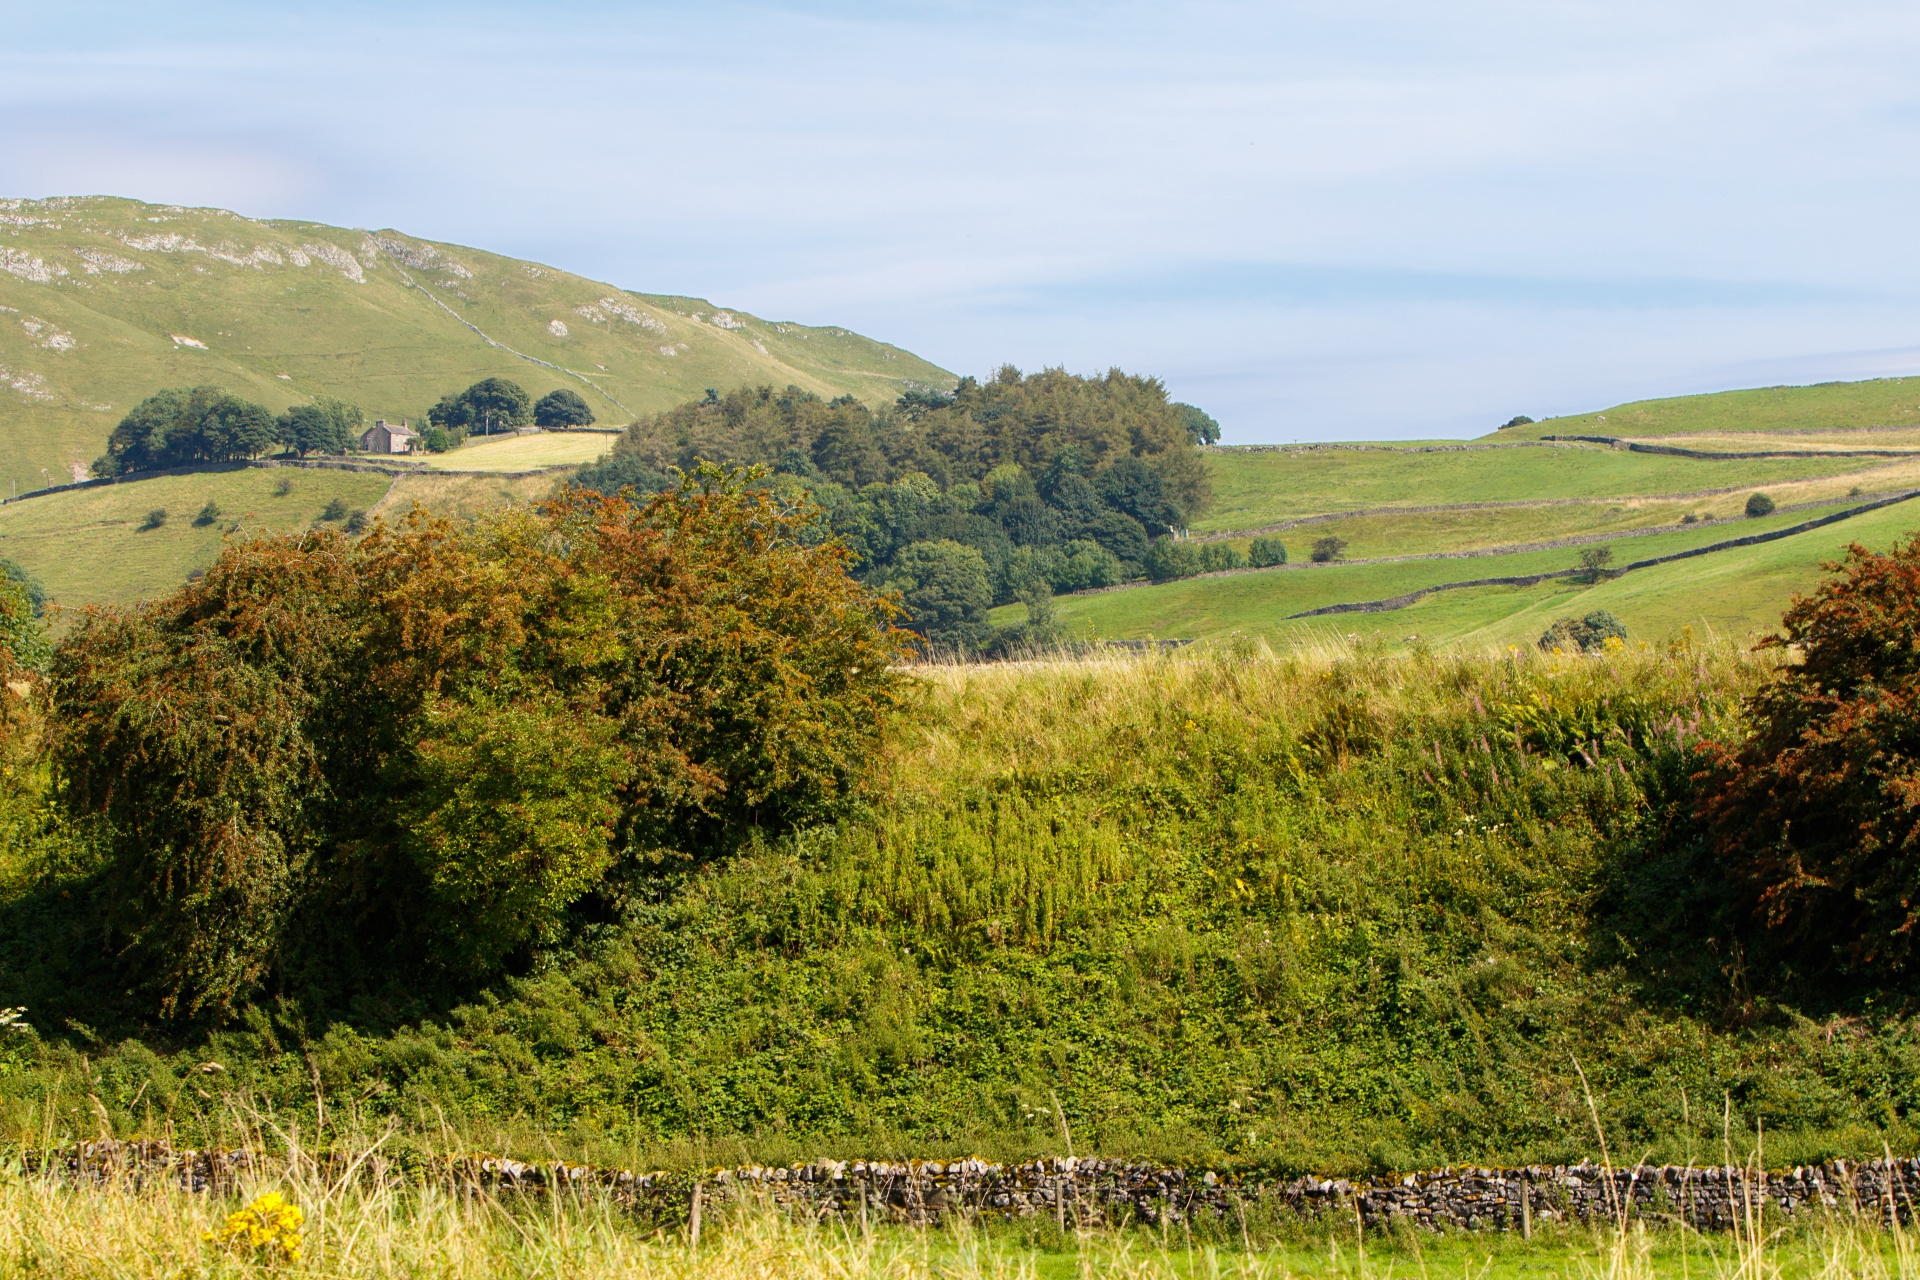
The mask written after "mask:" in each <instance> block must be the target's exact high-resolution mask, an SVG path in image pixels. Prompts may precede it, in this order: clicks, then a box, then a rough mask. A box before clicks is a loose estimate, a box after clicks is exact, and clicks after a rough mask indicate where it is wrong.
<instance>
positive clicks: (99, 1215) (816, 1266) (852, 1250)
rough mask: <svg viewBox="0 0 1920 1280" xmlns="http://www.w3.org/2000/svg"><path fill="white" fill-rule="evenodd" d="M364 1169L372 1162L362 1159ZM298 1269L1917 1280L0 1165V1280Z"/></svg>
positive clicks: (1788, 1232)
mask: <svg viewBox="0 0 1920 1280" xmlns="http://www.w3.org/2000/svg"><path fill="white" fill-rule="evenodd" d="M373 1168H374V1169H375V1170H378V1168H379V1166H378V1162H377V1159H376V1161H374V1162H373ZM269 1193H274V1194H279V1195H280V1196H282V1197H283V1198H284V1199H285V1200H287V1201H289V1202H291V1203H292V1204H293V1205H294V1206H296V1207H297V1208H298V1209H299V1210H300V1214H301V1221H300V1223H299V1227H298V1231H299V1239H298V1249H299V1256H298V1258H297V1260H287V1259H285V1258H276V1257H275V1255H274V1254H273V1253H272V1252H270V1251H266V1250H247V1249H244V1248H235V1247H232V1246H222V1245H221V1244H219V1243H217V1242H216V1240H215V1239H213V1238H210V1237H217V1235H218V1233H219V1231H220V1229H221V1227H222V1226H223V1224H224V1223H225V1221H226V1219H227V1216H228V1215H229V1214H230V1213H232V1212H234V1211H236V1210H238V1209H240V1208H242V1207H243V1206H245V1205H246V1204H248V1203H249V1202H251V1201H252V1200H253V1199H254V1197H256V1196H258V1195H264V1194H269ZM302 1273H310V1274H316V1275H326V1276H339V1277H367V1278H369V1280H374V1278H380V1280H384V1278H386V1277H398V1276H406V1277H423V1276H424V1277H449V1278H452V1277H459V1278H461V1280H468V1278H473V1280H479V1278H483V1277H494V1276H499V1277H514V1278H516V1280H520V1278H523V1277H546V1276H552V1277H565V1278H566V1280H599V1278H600V1277H615V1276H618V1277H642V1278H647V1277H657V1278H659V1280H676V1278H679V1277H687V1278H689V1280H691V1278H692V1277H702V1278H706V1280H749V1278H751V1280H763V1278H768V1277H776V1276H777V1277H794V1278H795V1280H807V1278H809V1277H819V1278H820V1280H828V1278H832V1280H1055V1278H1059V1280H1065V1278H1066V1277H1075V1278H1076V1280H1077V1278H1080V1277H1091V1276H1102V1277H1109V1276H1110V1277H1118V1278H1119V1280H1294V1278H1298V1280H1395V1278H1396V1277H1406V1278H1409V1280H1411V1278H1414V1277H1418V1278H1419V1280H1447V1278H1449V1277H1454V1276H1458V1277H1461V1280H1655V1278H1656V1277H1659V1278H1665V1277H1679V1278H1680V1280H1693V1278H1694V1277H1698V1278H1699V1280H1914V1278H1915V1277H1920V1256H1917V1255H1916V1251H1915V1248H1914V1244H1913V1240H1912V1238H1911V1236H1910V1235H1909V1234H1908V1231H1907V1230H1906V1229H1904V1228H1900V1227H1895V1228H1893V1229H1882V1228H1880V1227H1878V1226H1876V1225H1874V1224H1871V1223H1869V1222H1865V1221H1862V1220H1860V1219H1858V1218H1855V1217H1852V1216H1850V1215H1842V1214H1835V1215H1832V1216H1827V1217H1822V1218H1817V1219H1811V1220H1807V1219H1803V1220H1801V1221H1798V1222H1794V1223H1783V1222H1781V1221H1779V1220H1778V1219H1777V1218H1775V1217H1764V1218H1762V1219H1761V1220H1759V1221H1757V1222H1756V1223H1755V1224H1754V1228H1753V1229H1752V1230H1742V1231H1740V1232H1736V1233H1732V1234H1729V1235H1724V1236H1712V1235H1702V1234H1699V1233H1696V1232H1693V1231H1689V1230H1685V1229H1682V1228H1676V1227H1664V1228H1662V1227H1656V1228H1653V1229H1651V1230H1649V1229H1647V1228H1645V1227H1643V1226H1641V1225H1640V1224H1638V1223H1633V1224H1626V1225H1622V1224H1616V1223H1611V1222H1603V1223H1595V1224H1592V1225H1585V1226H1581V1225H1575V1226H1570V1227H1544V1226H1543V1227H1542V1228H1541V1229H1540V1230H1539V1231H1538V1232H1537V1233H1536V1235H1535V1236H1534V1238H1532V1239H1520V1238H1517V1237H1516V1236H1511V1235H1507V1236H1502V1235H1478V1234H1469V1233H1465V1232H1453V1233H1448V1234H1444V1235H1437V1234H1436V1235H1428V1234H1425V1233H1420V1232H1398V1233H1392V1234H1388V1233H1380V1232H1373V1233H1367V1234H1358V1233H1356V1231H1355V1230H1354V1227H1353V1224H1352V1223H1351V1222H1350V1221H1348V1222H1337V1221H1336V1222H1327V1223H1321V1224H1307V1223H1303V1222H1281V1221H1276V1220H1272V1219H1264V1218H1262V1217H1259V1216H1250V1217H1247V1218H1243V1219H1242V1220H1241V1221H1240V1222H1215V1221H1205V1220H1202V1221H1200V1222H1197V1223H1195V1224H1191V1225H1188V1224H1182V1225H1180V1226H1175V1227H1172V1228H1170V1229H1168V1230H1165V1231H1160V1232H1155V1231H1153V1230H1151V1229H1148V1228H1144V1227H1121V1228H1117V1229H1116V1228H1103V1229H1078V1230H1075V1229H1069V1230H1067V1231H1065V1232H1062V1231H1061V1230H1059V1229H1058V1228H1057V1227H1056V1226H1055V1224H1054V1223H1053V1222H1052V1221H1050V1220H1048V1219H1046V1218H1045V1217H1041V1218H1038V1219H1029V1220H1024V1221H1019V1220H1016V1221H1012V1222H997V1221H990V1220H989V1221H980V1220H970V1219H968V1218H965V1217H961V1216H958V1215H954V1216H950V1217H949V1218H948V1219H947V1220H946V1221H945V1222H943V1223H940V1224H938V1225H933V1226H925V1227H917V1228H916V1227H905V1226H897V1225H890V1224H875V1223H872V1222H871V1221H869V1222H867V1223H865V1224H862V1223H861V1222H859V1221H857V1220H827V1221H823V1222H807V1221H803V1220H796V1219H795V1218H792V1217H789V1216H786V1215H784V1214H782V1213H780V1212H779V1211H777V1210H775V1209H773V1208H771V1207H770V1206H768V1205H765V1204H762V1203H733V1204H729V1203H725V1202H719V1201H710V1202H709V1203H708V1205H707V1206H706V1212H705V1214H704V1215H703V1221H702V1223H701V1230H700V1233H699V1238H698V1239H697V1240H696V1239H695V1238H694V1236H693V1233H692V1230H691V1223H690V1222H689V1221H686V1220H680V1219H675V1220H671V1221H667V1222H660V1221H657V1220H655V1219H652V1218H650V1217H644V1216H636V1215H635V1214H633V1213H632V1212H630V1211H629V1210H627V1209H624V1208H623V1207H621V1206H619V1205H618V1204H616V1203H613V1202H611V1201H609V1200H607V1199H606V1198H604V1197H602V1196H601V1195H599V1194H597V1193H594V1192H582V1193H575V1194H563V1195H560V1196H556V1197H553V1198H551V1199H547V1198H544V1197H513V1198H508V1199H503V1198H501V1197H500V1196H497V1195H494V1194H491V1193H488V1192H485V1191H477V1190H473V1189H453V1188H446V1187H440V1186H435V1185H431V1184H422V1183H420V1182H417V1181H411V1180H407V1179H404V1178H401V1177H396V1176H393V1175H391V1174H382V1173H380V1172H374V1173H371V1174H369V1172H368V1169H367V1167H366V1166H362V1167H361V1168H359V1169H357V1170H356V1171H355V1174H354V1175H353V1176H348V1177H343V1178H339V1179H328V1178H326V1177H322V1176H318V1175H316V1174H315V1173H314V1172H312V1171H311V1170H310V1169H302V1168H301V1167H300V1166H299V1164H298V1163H297V1162H289V1164H288V1165H287V1166H286V1167H285V1168H283V1169H281V1170H276V1171H274V1172H273V1173H271V1174H269V1175H266V1176H262V1177H261V1178H259V1179H257V1180H255V1181H253V1182H252V1183H250V1185H247V1186H244V1187H242V1188H239V1189H237V1190H236V1191H235V1192H234V1193H231V1194H218V1195H216V1194H188V1193H185V1192H181V1191H179V1190H176V1189H172V1188H168V1187H163V1186H148V1187H145V1188H136V1187H133V1186H131V1185H124V1184H123V1185H106V1186H91V1187H74V1186H69V1185H65V1184H62V1183H60V1182H58V1181H54V1180H51V1179H45V1178H40V1177H33V1176H19V1175H16V1176H12V1177H6V1178H0V1276H15V1275H20V1276H26V1275H32V1276H56V1277H67V1276H75V1277H78V1276H89V1277H91V1276H108V1275H110V1276H116V1277H126V1278H127V1280H146V1278H148V1277H151V1278H153V1280H160V1278H161V1277H165V1278H167V1280H177V1278H181V1277H208V1278H209V1280H211V1278H213V1277H239V1276H251V1275H291V1274H302Z"/></svg>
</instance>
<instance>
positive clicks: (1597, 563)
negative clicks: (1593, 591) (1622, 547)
mask: <svg viewBox="0 0 1920 1280" xmlns="http://www.w3.org/2000/svg"><path fill="white" fill-rule="evenodd" d="M1612 563H1613V548H1612V547H1582V548H1581V549H1580V572H1579V573H1577V574H1575V575H1574V576H1575V577H1577V578H1579V579H1580V580H1581V581H1582V582H1585V583H1587V584H1588V585H1592V584H1593V583H1596V582H1605V581H1606V580H1607V579H1608V578H1611V577H1613V576H1614V575H1613V574H1612V573H1611V572H1610V571H1609V570H1608V569H1607V566H1608V565H1610V564H1612Z"/></svg>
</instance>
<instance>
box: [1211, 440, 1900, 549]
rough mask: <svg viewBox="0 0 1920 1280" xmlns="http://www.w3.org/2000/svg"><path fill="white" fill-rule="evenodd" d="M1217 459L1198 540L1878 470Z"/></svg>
mask: <svg viewBox="0 0 1920 1280" xmlns="http://www.w3.org/2000/svg"><path fill="white" fill-rule="evenodd" d="M1208 459H1209V467H1210V468H1211V471H1212V475H1213V490H1214V502H1213V508H1212V509H1211V510H1210V511H1208V512H1207V513H1206V515H1205V516H1204V517H1202V518H1201V519H1199V520H1196V521H1194V523H1193V530H1194V532H1195V533H1225V532H1231V531H1236V530H1251V529H1257V528H1261V527H1263V526H1266V525H1271V524H1276V523H1279V522H1281V521H1285V520H1292V519H1298V518H1299V517H1301V516H1310V515H1320V514H1323V513H1327V512H1337V511H1351V510H1355V509H1360V508H1369V507H1385V506H1396V507H1414V506H1437V505H1443V504H1444V505H1451V504H1459V503H1470V502H1538V501H1542V500H1549V499H1564V498H1587V499H1592V498H1643V497H1660V496H1677V495H1681V494H1690V493H1699V492H1701V491H1704V490H1713V489H1725V488H1729V487H1734V486H1753V487H1760V486H1763V485H1775V484H1782V483H1791V482H1794V481H1804V480H1812V479H1817V478H1820V477H1826V476H1838V475H1842V474H1847V473H1866V472H1869V471H1871V470H1872V469H1873V464H1872V463H1871V462H1863V460H1861V459H1857V458H1854V459H1849V458H1806V459H1800V458H1757V459H1743V460H1724V459H1701V458H1674V457H1666V456H1662V455H1658V454H1640V453H1629V452H1626V451H1624V450H1619V449H1609V448H1605V447H1603V446H1589V445H1565V446H1552V445H1543V446H1539V447H1534V448H1517V449H1459V450H1453V451H1447V452H1419V451H1414V450H1384V449H1344V448H1338V447H1323V448H1315V449H1299V450H1292V449H1289V450H1286V451H1279V450H1254V449H1213V450H1209V451H1208ZM1861 483H1863V484H1867V486H1868V487H1869V488H1872V487H1876V486H1874V485H1873V484H1872V483H1871V482H1869V481H1866V480H1862V482H1861Z"/></svg>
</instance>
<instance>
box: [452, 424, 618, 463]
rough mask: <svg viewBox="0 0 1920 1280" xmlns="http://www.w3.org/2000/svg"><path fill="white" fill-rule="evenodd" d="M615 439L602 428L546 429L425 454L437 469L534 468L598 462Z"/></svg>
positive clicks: (483, 440)
mask: <svg viewBox="0 0 1920 1280" xmlns="http://www.w3.org/2000/svg"><path fill="white" fill-rule="evenodd" d="M615 439H617V437H615V436H612V435H608V434H607V433H605V432H600V431H543V432H541V433H540V434H539V435H533V436H507V437H505V438H502V439H496V440H488V439H485V438H482V439H479V440H474V441H471V442H469V443H467V444H463V445H461V446H460V447H459V448H458V449H450V450H448V451H447V452H446V453H430V454H427V455H425V456H426V463H427V466H428V467H430V468H433V469H434V470H436V471H533V470H536V469H538V468H541V467H566V466H579V465H581V464H583V463H588V462H596V461H598V460H599V459H600V457H601V455H602V454H604V453H606V452H607V451H608V450H609V449H611V448H613V442H614V440H615Z"/></svg>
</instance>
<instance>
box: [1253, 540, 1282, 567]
mask: <svg viewBox="0 0 1920 1280" xmlns="http://www.w3.org/2000/svg"><path fill="white" fill-rule="evenodd" d="M1286 562H1287V544H1286V543H1284V542H1282V541H1280V539H1278V538H1275V537H1270V536H1262V537H1258V538H1255V539H1254V540H1253V545H1252V546H1251V547H1250V548H1249V549H1248V551H1247V563H1248V564H1250V565H1252V566H1253V567H1254V568H1256V569H1270V568H1272V567H1273V566H1275V565H1281V564H1285V563H1286Z"/></svg>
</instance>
